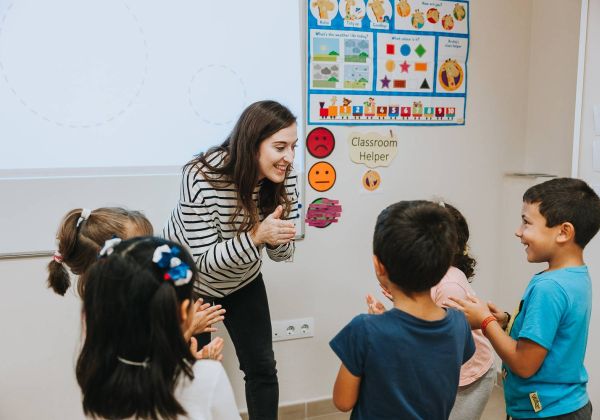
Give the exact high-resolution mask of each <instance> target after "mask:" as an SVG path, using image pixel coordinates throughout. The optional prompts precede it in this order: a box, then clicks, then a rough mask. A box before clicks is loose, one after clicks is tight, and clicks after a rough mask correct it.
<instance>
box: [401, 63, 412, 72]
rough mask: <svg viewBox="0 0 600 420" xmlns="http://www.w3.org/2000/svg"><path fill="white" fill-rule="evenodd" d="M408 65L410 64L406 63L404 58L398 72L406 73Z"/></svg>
mask: <svg viewBox="0 0 600 420" xmlns="http://www.w3.org/2000/svg"><path fill="white" fill-rule="evenodd" d="M409 67H410V64H408V63H407V62H406V60H404V63H402V64H400V72H401V73H408V68H409Z"/></svg>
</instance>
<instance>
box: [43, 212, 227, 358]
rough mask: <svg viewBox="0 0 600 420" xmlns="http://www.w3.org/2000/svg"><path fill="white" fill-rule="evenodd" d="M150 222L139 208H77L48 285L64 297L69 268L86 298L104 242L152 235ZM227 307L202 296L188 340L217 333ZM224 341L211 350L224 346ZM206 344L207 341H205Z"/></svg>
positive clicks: (64, 226) (60, 239)
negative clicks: (90, 275) (205, 300)
mask: <svg viewBox="0 0 600 420" xmlns="http://www.w3.org/2000/svg"><path fill="white" fill-rule="evenodd" d="M152 233H153V229H152V224H151V223H150V221H149V220H148V219H147V218H146V217H145V216H144V215H143V214H142V213H141V212H139V211H135V210H126V209H123V208H120V207H101V208H98V209H95V210H90V209H85V208H81V209H73V210H71V211H69V212H68V213H67V214H66V215H65V217H64V218H63V220H62V222H61V224H60V226H59V228H58V233H57V235H56V238H57V243H58V247H57V250H56V251H55V253H54V256H53V258H52V260H51V261H50V263H48V287H49V288H51V289H52V290H54V292H55V293H57V294H59V295H61V296H64V294H65V293H66V291H67V290H68V289H69V287H70V286H71V275H70V273H69V271H70V272H71V273H72V274H74V275H75V276H77V278H78V279H77V292H78V294H79V295H80V296H81V297H83V295H84V290H85V283H86V276H85V273H86V272H87V271H88V269H89V268H90V266H91V265H92V264H93V263H95V262H96V261H97V259H98V253H99V252H100V249H101V248H102V246H103V245H104V243H105V242H106V241H107V240H109V239H111V238H115V237H117V238H122V239H127V238H132V237H136V236H148V235H152ZM224 313H225V310H224V309H222V308H221V305H213V306H211V305H210V304H209V303H203V302H202V299H198V300H197V301H196V303H195V305H194V319H193V322H192V323H191V324H190V328H189V330H188V331H186V333H185V338H186V340H188V341H189V340H190V339H191V337H192V335H193V334H199V333H206V332H214V331H216V328H214V327H212V324H214V323H217V322H219V321H222V320H223V319H224V316H223V314H224ZM220 340H221V339H219V340H217V341H216V342H214V343H212V344H213V346H212V347H207V348H206V349H203V353H202V355H204V357H207V356H208V352H209V349H212V348H217V349H219V348H220V347H222V343H220ZM203 344H205V343H203Z"/></svg>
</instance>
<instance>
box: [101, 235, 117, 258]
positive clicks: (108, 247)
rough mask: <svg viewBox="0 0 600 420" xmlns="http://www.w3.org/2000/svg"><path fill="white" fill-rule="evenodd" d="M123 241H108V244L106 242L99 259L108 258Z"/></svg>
mask: <svg viewBox="0 0 600 420" xmlns="http://www.w3.org/2000/svg"><path fill="white" fill-rule="evenodd" d="M121 241H122V239H121V238H112V239H108V240H107V241H106V242H104V246H103V247H102V249H101V250H100V252H99V253H98V257H108V256H109V255H110V254H112V253H113V251H114V250H115V247H116V246H117V245H119V244H120V243H121Z"/></svg>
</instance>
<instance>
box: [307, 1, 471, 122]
mask: <svg viewBox="0 0 600 420" xmlns="http://www.w3.org/2000/svg"><path fill="white" fill-rule="evenodd" d="M307 48H308V51H307V57H308V63H307V65H308V68H307V74H308V90H307V92H308V98H307V104H308V124H319V125H327V124H331V125H333V124H340V125H360V124H369V125H373V124H394V125H398V124H400V125H464V123H465V105H466V97H467V59H468V55H469V54H468V53H469V2H468V1H466V0H452V1H445V0H438V1H431V0H365V1H363V0H340V1H339V2H338V1H337V0H311V1H309V2H308V42H307Z"/></svg>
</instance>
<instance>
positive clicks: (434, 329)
mask: <svg viewBox="0 0 600 420" xmlns="http://www.w3.org/2000/svg"><path fill="white" fill-rule="evenodd" d="M329 345H330V346H331V348H332V349H333V351H334V352H335V353H336V354H337V355H338V357H339V358H340V359H341V361H342V363H343V364H344V366H346V368H347V369H348V370H349V371H350V372H351V373H352V374H353V375H355V376H360V377H361V383H360V391H359V396H358V401H357V402H356V405H355V406H354V409H353V410H352V416H351V417H350V418H351V419H366V420H377V419H406V420H411V419H423V420H438V419H440V420H441V419H447V418H448V415H449V414H450V410H451V409H452V406H453V405H454V399H455V398H456V391H457V389H458V379H459V375H460V367H461V365H462V364H463V363H464V362H466V361H467V360H469V359H470V358H471V356H473V353H474V352H475V344H474V343H473V336H472V334H471V329H470V328H469V325H468V323H467V321H466V319H465V317H464V315H463V314H462V313H460V312H458V311H456V310H454V309H447V310H446V316H445V317H444V318H443V319H441V320H439V321H425V320H422V319H420V318H416V317H414V316H412V315H409V314H407V313H406V312H402V311H400V310H398V309H391V310H389V311H387V312H385V313H383V314H381V315H366V314H362V315H358V316H357V317H355V318H354V319H353V320H352V321H351V322H350V323H349V324H348V325H346V326H345V327H344V328H343V329H342V330H341V331H340V332H339V333H338V334H337V335H336V336H335V337H334V338H333V340H331V342H330V343H329Z"/></svg>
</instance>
